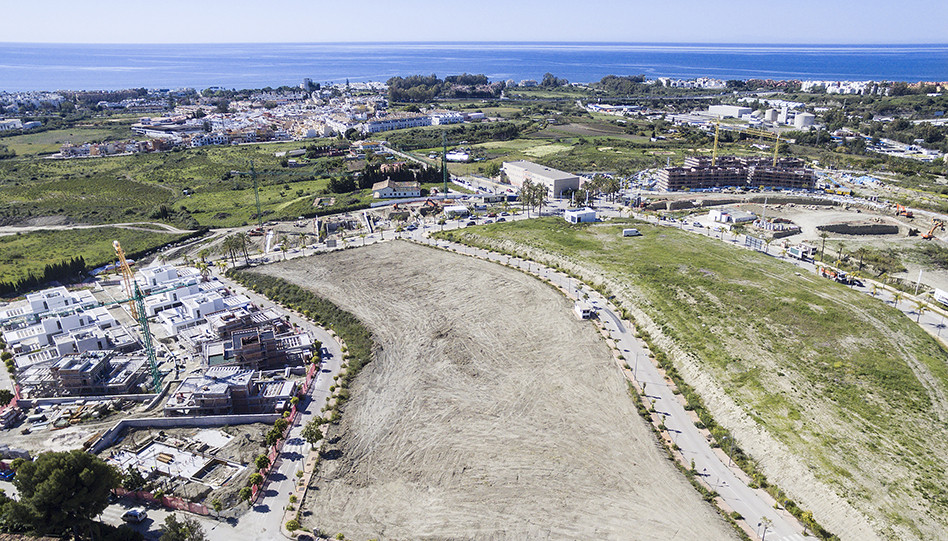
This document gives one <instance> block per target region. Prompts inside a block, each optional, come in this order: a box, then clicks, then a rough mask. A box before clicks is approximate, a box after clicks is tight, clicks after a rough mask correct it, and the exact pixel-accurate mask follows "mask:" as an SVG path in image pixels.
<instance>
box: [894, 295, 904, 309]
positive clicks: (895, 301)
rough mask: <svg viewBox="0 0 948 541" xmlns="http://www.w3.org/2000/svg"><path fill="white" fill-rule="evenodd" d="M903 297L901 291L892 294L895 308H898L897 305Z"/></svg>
mask: <svg viewBox="0 0 948 541" xmlns="http://www.w3.org/2000/svg"><path fill="white" fill-rule="evenodd" d="M904 297H905V293H902V292H901V291H896V292H895V293H893V294H892V302H893V303H895V307H896V308H898V307H899V303H900V302H902V299H903V298H904Z"/></svg>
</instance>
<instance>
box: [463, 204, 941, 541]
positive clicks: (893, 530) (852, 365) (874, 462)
mask: <svg viewBox="0 0 948 541" xmlns="http://www.w3.org/2000/svg"><path fill="white" fill-rule="evenodd" d="M636 227H638V228H639V229H640V230H641V231H642V232H643V234H644V236H643V237H637V238H622V237H621V228H622V225H621V224H615V225H612V224H595V225H589V224H586V225H570V224H568V223H566V222H564V221H563V220H562V219H554V218H550V219H542V220H532V221H525V222H515V223H506V224H496V225H493V226H490V227H477V228H472V229H469V230H468V231H466V232H459V233H454V234H453V235H454V236H455V238H456V240H462V242H468V243H473V244H479V245H489V246H494V247H502V248H505V249H507V250H518V251H523V252H526V251H528V250H529V251H530V253H533V254H534V255H536V256H537V257H538V258H540V259H549V260H550V261H554V260H555V261H557V262H558V263H560V264H562V265H564V266H573V267H574V269H576V270H577V271H578V272H580V273H581V274H583V275H585V276H587V277H593V276H597V277H600V278H601V279H603V281H604V282H605V284H606V286H607V287H608V288H609V289H610V291H611V292H612V293H615V294H617V297H618V300H619V301H621V302H622V303H623V304H625V305H626V306H629V307H632V306H635V307H637V308H639V309H641V310H642V311H644V312H645V313H646V314H647V315H648V317H649V318H651V320H652V321H654V322H655V323H656V324H657V325H658V326H659V327H660V329H661V332H662V333H663V334H664V335H665V336H667V337H669V338H671V339H672V340H674V342H675V343H676V344H677V345H678V346H679V347H680V348H681V349H682V350H684V351H685V352H686V353H687V354H688V355H689V356H690V357H692V358H693V359H695V360H696V361H697V363H698V365H699V366H700V369H701V372H703V373H705V374H708V375H710V376H712V377H713V381H714V383H715V384H716V387H717V388H720V389H723V390H724V392H726V393H727V395H728V396H729V397H730V398H731V399H732V400H733V401H734V402H736V404H738V405H739V406H740V408H741V409H742V410H743V411H744V412H745V413H746V414H747V415H749V416H750V417H751V418H752V419H753V420H754V421H756V423H757V424H758V425H759V426H760V427H763V428H764V429H765V430H766V432H767V433H769V434H770V435H771V436H772V437H773V438H775V439H777V440H778V441H779V442H781V443H782V444H783V445H784V446H786V448H788V449H789V450H790V451H791V452H792V453H793V455H794V456H795V457H797V458H798V460H799V461H801V462H802V463H803V464H804V465H805V467H806V468H807V469H809V470H810V471H812V472H813V473H814V474H815V475H816V476H817V477H818V478H819V479H821V480H823V481H824V482H825V483H826V484H827V485H828V486H830V487H831V488H832V489H833V490H834V491H835V492H836V493H837V494H839V495H840V496H842V497H843V498H845V499H846V500H848V501H849V502H850V503H852V505H853V506H854V507H855V508H856V509H858V510H859V511H861V512H862V513H863V514H864V515H865V516H866V517H869V520H870V522H873V523H874V527H875V528H876V530H877V531H879V532H880V534H882V535H883V536H884V537H888V538H893V539H896V538H899V539H902V538H917V539H931V538H936V537H939V536H940V535H941V534H942V533H943V532H944V531H946V530H948V490H946V487H945V484H944V479H945V471H946V467H948V438H946V436H948V426H946V420H948V401H946V398H945V397H946V395H948V362H946V361H948V352H946V350H945V349H944V348H943V347H941V346H940V345H939V344H938V343H936V342H935V341H934V340H933V339H932V338H931V337H930V336H928V335H927V334H926V333H924V332H923V331H922V330H921V329H920V328H919V327H918V326H917V325H916V324H915V323H914V322H913V321H911V320H910V319H908V318H906V317H905V316H903V315H902V314H901V313H900V312H898V311H897V310H895V309H893V308H892V307H890V306H888V305H886V304H884V303H882V302H881V301H879V300H877V299H874V298H872V297H870V296H867V295H865V294H862V293H858V292H855V291H852V290H850V289H848V288H847V287H845V286H842V285H839V284H836V283H834V282H830V281H828V280H825V279H821V278H818V277H816V276H813V275H810V274H808V273H802V274H800V275H797V267H795V266H793V265H791V264H789V263H788V262H785V261H781V260H779V259H775V258H772V257H768V256H766V255H763V254H759V253H756V252H752V251H749V250H744V249H741V248H738V247H735V246H730V245H727V244H725V243H722V242H720V241H717V240H711V239H707V238H704V237H701V236H698V235H694V234H691V233H688V232H684V231H680V230H676V229H671V228H659V227H656V226H651V225H647V224H643V223H636ZM675 362H676V364H679V365H680V364H681V359H676V360H675ZM698 387H699V388H700V385H699V386H698ZM712 404H713V401H712ZM714 413H715V414H716V415H718V414H719V413H720V412H714ZM718 420H719V421H721V422H722V424H724V425H725V426H727V427H728V428H733V426H728V425H733V424H735V421H734V419H728V418H727V417H726V416H725V415H719V419H718ZM738 435H740V432H738ZM740 443H741V444H743V445H745V446H746V447H751V448H753V445H750V443H751V442H748V441H743V442H740ZM755 458H756V459H758V460H760V459H764V458H769V457H761V456H757V457H755ZM764 462H765V463H764V466H765V470H767V471H766V473H767V474H768V475H769V476H770V477H771V479H772V480H774V481H776V482H777V483H778V484H779V485H781V486H785V488H786V486H787V485H792V483H790V482H789V480H786V479H784V480H783V481H786V483H785V482H783V481H782V480H781V466H780V465H779V464H773V463H769V464H768V463H767V461H764ZM788 490H789V489H788ZM790 496H791V497H793V498H795V499H797V500H798V501H801V502H802V503H803V504H804V505H805V506H808V507H811V508H815V507H818V506H817V505H814V504H813V502H808V501H807V497H808V495H807V494H805V493H791V494H790ZM817 519H818V520H820V521H821V522H832V521H827V520H825V519H826V517H821V516H819V515H817ZM830 529H831V530H832V528H830ZM837 533H842V532H837ZM843 537H845V535H843Z"/></svg>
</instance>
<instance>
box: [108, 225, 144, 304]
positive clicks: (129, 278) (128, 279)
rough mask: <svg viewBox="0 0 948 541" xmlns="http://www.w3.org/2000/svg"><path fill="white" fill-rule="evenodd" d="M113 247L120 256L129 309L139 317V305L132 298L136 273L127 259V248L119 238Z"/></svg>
mask: <svg viewBox="0 0 948 541" xmlns="http://www.w3.org/2000/svg"><path fill="white" fill-rule="evenodd" d="M112 247H113V248H115V255H117V256H118V258H119V270H120V272H121V273H122V281H123V282H124V283H125V294H126V295H128V298H129V303H128V310H129V312H131V314H132V317H134V318H138V311H137V310H138V307H136V306H135V302H134V301H132V300H131V299H132V295H133V294H132V284H133V283H134V282H135V275H134V274H133V273H132V269H131V267H129V265H128V261H127V260H126V259H125V250H123V249H122V244H121V243H120V242H119V241H117V240H113V241H112Z"/></svg>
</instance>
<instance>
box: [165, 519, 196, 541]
mask: <svg viewBox="0 0 948 541" xmlns="http://www.w3.org/2000/svg"><path fill="white" fill-rule="evenodd" d="M206 540H207V536H205V535H204V528H202V527H201V524H200V523H199V522H198V521H197V520H195V519H193V518H191V517H184V518H183V519H181V520H178V519H177V517H175V516H174V515H173V514H172V515H168V516H167V517H166V518H165V523H164V524H163V525H162V527H161V538H160V541H206Z"/></svg>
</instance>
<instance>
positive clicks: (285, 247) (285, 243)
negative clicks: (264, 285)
mask: <svg viewBox="0 0 948 541" xmlns="http://www.w3.org/2000/svg"><path fill="white" fill-rule="evenodd" d="M289 250H290V239H288V238H286V235H283V236H282V237H280V251H281V252H283V260H284V261H286V252H288V251H289Z"/></svg>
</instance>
